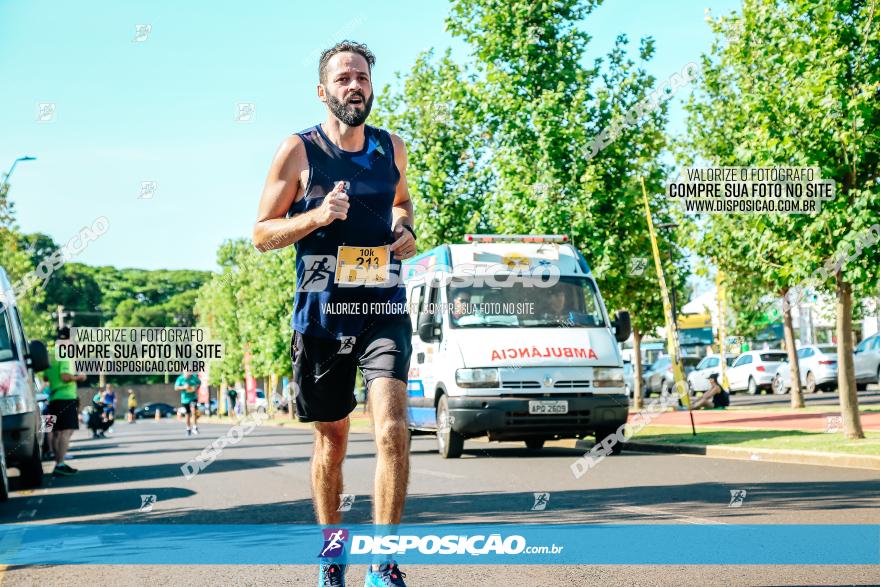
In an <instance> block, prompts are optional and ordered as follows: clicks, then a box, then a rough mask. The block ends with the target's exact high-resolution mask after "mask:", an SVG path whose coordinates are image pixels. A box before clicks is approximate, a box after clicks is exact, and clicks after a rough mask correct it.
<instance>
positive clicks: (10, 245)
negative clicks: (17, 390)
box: [0, 181, 53, 340]
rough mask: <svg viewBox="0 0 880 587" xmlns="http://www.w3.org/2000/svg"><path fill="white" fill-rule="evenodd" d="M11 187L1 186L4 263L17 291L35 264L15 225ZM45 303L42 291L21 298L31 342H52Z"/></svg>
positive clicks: (29, 291)
mask: <svg viewBox="0 0 880 587" xmlns="http://www.w3.org/2000/svg"><path fill="white" fill-rule="evenodd" d="M9 190H10V184H9V183H7V182H5V181H2V182H0V263H2V267H3V268H4V269H5V270H6V273H7V275H8V276H9V281H10V282H11V284H12V286H13V290H16V289H18V288H16V287H15V286H16V285H18V284H19V283H20V282H21V280H22V278H24V277H26V276H27V275H29V274H31V273H32V272H33V270H34V264H33V262H32V258H31V255H30V253H29V252H28V250H27V247H26V241H25V240H24V239H23V235H22V233H21V231H20V230H19V227H18V224H17V223H16V221H15V206H14V204H13V202H12V200H11V199H10V198H9ZM43 299H44V292H43V290H42V289H41V288H39V287H36V288H33V287H30V288H26V289H21V293H20V295H19V296H18V297H17V300H16V301H17V304H18V310H19V313H20V315H21V321H22V324H23V326H24V329H25V333H26V334H27V336H28V338H33V339H43V340H49V339H50V338H52V333H53V329H52V321H51V318H50V317H49V316H48V315H46V314H45V313H43V312H41V311H40V305H41V303H42V302H43Z"/></svg>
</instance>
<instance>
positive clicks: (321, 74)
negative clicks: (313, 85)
mask: <svg viewBox="0 0 880 587" xmlns="http://www.w3.org/2000/svg"><path fill="white" fill-rule="evenodd" d="M337 53H357V54H358V55H360V56H361V57H363V58H364V59H366V60H367V65H368V66H369V67H370V71H372V70H373V66H374V65H375V64H376V56H375V55H373V52H372V51H370V49H369V48H368V47H367V46H366V45H364V44H363V43H357V42H355V41H342V42H340V43H336V44H335V45H333V46H332V47H330V48H329V49H325V50H324V52H323V53H321V59H320V60H319V61H318V80H319V81H320V82H321V83H322V84H326V82H327V63H328V62H329V61H330V59H332V58H333V56H334V55H336V54H337Z"/></svg>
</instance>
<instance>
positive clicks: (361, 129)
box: [253, 42, 416, 587]
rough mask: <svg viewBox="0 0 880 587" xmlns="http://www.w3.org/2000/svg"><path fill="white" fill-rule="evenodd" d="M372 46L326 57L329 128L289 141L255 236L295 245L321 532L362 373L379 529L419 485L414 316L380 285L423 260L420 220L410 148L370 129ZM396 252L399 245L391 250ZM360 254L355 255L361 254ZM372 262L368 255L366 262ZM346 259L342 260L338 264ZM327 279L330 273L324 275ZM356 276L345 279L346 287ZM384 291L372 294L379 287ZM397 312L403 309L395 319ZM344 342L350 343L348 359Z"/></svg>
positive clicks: (260, 242) (298, 371)
mask: <svg viewBox="0 0 880 587" xmlns="http://www.w3.org/2000/svg"><path fill="white" fill-rule="evenodd" d="M374 63H375V57H374V56H373V54H372V53H371V52H370V50H369V49H367V47H366V46H365V45H362V44H359V43H353V42H342V43H339V44H337V45H336V46H334V47H332V48H330V49H328V50H326V51H324V52H323V53H322V55H321V59H320V62H319V66H318V73H319V82H318V86H317V94H318V99H319V100H320V101H321V102H324V104H325V105H326V107H327V118H326V119H325V120H324V122H323V123H321V124H318V125H316V126H313V127H311V128H309V129H307V130H305V131H303V132H300V133H297V134H295V135H293V136H291V137H288V138H287V139H285V140H284V142H283V143H282V144H281V146H280V147H279V149H278V152H277V153H276V154H275V159H274V160H273V162H272V165H271V168H270V169H269V175H268V178H267V179H266V185H265V187H264V189H263V195H262V198H261V199H260V206H259V212H258V214H257V222H256V225H255V226H254V234H253V241H254V245H255V246H256V247H257V248H258V249H259V250H261V251H265V250H267V249H279V248H283V247H286V246H289V245H295V246H296V251H297V262H296V274H297V275H296V277H297V284H301V285H300V286H299V287H297V292H296V298H295V300H294V313H293V320H292V326H293V330H294V334H293V339H292V340H291V360H292V361H293V379H294V383H295V384H296V385H297V386H298V387H297V390H298V391H297V395H296V411H297V415H298V417H299V419H300V421H303V422H314V423H315V444H314V449H313V454H312V498H313V501H314V506H315V513H316V516H317V518H318V523H319V524H323V525H338V524H339V523H340V521H341V514H340V513H338V512H337V510H338V509H339V502H340V494H341V493H343V485H342V462H343V460H344V459H345V454H346V449H347V444H348V431H349V414H350V413H351V412H352V410H354V408H355V407H356V406H357V400H356V398H355V395H354V384H355V372H356V370H357V368H358V367H359V368H360V369H361V371H362V372H363V375H364V381H365V384H366V386H367V388H368V390H369V396H370V410H371V412H372V415H373V428H374V430H373V431H374V436H375V439H376V453H377V463H376V477H375V480H374V494H375V495H374V499H373V504H374V509H373V522H374V523H375V524H383V525H396V524H399V523H400V518H401V515H402V513H403V505H404V501H405V499H406V489H407V482H408V480H409V434H408V430H407V419H406V399H407V395H406V381H407V373H408V371H409V359H410V354H411V353H412V347H411V342H412V325H411V322H410V320H409V318H408V317H407V315H406V314H405V313H404V308H405V302H406V292H405V290H404V289H403V288H402V287H398V286H397V284H394V285H393V286H391V287H387V285H388V284H387V282H384V281H382V280H383V276H384V275H385V272H384V271H378V272H371V271H370V270H369V268H371V267H373V266H376V265H378V266H386V267H389V266H390V268H391V270H390V273H391V274H394V273H395V272H396V271H399V268H400V261H401V260H402V259H407V258H409V257H412V256H413V255H415V252H416V242H415V232H414V230H413V228H412V224H413V208H412V203H411V202H410V197H409V190H408V189H407V185H406V164H407V156H406V147H405V146H404V144H403V141H402V140H401V139H400V137H398V136H396V135H393V134H390V133H388V132H387V131H384V130H381V129H379V128H375V127H372V126H367V125H366V124H364V123H365V122H366V120H367V117H368V116H369V114H370V108H371V106H372V104H373V87H372V79H371V68H372V66H373V64H374ZM386 245H390V246H389V247H388V248H385V246H386ZM356 251H357V252H356ZM365 251H366V252H365ZM341 255H346V256H345V262H346V263H348V264H350V263H360V262H361V261H363V259H361V261H356V260H355V257H358V256H364V255H368V256H369V260H368V261H366V263H365V264H366V266H367V268H368V269H367V271H365V272H364V275H368V277H367V278H366V279H365V281H364V282H361V284H360V285H355V286H340V285H339V283H337V274H336V272H335V271H332V270H333V269H336V268H337V267H338V266H339V265H341V264H342V263H341V261H342V260H343V259H342V258H341ZM338 256H340V257H339V258H338ZM324 257H327V268H328V269H330V270H331V272H330V273H329V274H328V277H329V279H327V282H328V283H327V284H326V287H325V288H324V289H323V290H322V291H314V289H315V288H310V289H309V290H308V291H304V289H305V288H304V287H302V285H304V279H303V276H304V274H305V273H306V270H307V269H308V268H311V267H312V266H313V265H312V262H314V261H315V260H318V259H323V258H324ZM322 267H323V266H322ZM345 276H346V272H340V273H339V278H340V279H341V280H343V281H344V280H345V279H346V277H345ZM382 283H384V284H385V285H386V287H369V286H368V285H381V284H382ZM328 303H333V304H336V303H348V304H352V305H357V306H358V307H360V308H379V309H380V310H381V311H382V312H387V313H367V312H366V311H364V312H360V313H357V314H354V313H352V314H337V313H335V312H334V313H331V312H325V311H324V308H325V307H326V304H328ZM394 308H399V310H397V311H395V310H394ZM342 341H347V342H351V343H352V348H351V349H350V350H349V349H346V350H349V352H345V353H343V354H340V352H339V351H340V350H341V345H342ZM376 562H377V563H379V564H374V565H371V566H370V568H369V569H368V571H367V578H366V582H365V585H366V586H368V587H369V586H374V585H375V586H378V585H383V586H385V585H392V586H394V585H396V586H401V585H404V582H403V578H402V577H403V573H401V572H400V570H399V569H398V568H397V565H396V564H395V563H394V561H392V560H388V559H386V560H378V561H376ZM318 583H319V585H326V586H341V585H345V565H344V564H336V563H333V562H331V561H324V562H322V564H321V566H320V569H319V577H318Z"/></svg>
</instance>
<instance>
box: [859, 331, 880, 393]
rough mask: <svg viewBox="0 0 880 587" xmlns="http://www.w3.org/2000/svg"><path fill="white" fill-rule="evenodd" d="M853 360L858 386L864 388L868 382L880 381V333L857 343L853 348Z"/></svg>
mask: <svg viewBox="0 0 880 587" xmlns="http://www.w3.org/2000/svg"><path fill="white" fill-rule="evenodd" d="M853 362H854V364H855V371H856V384H857V385H858V387H859V388H861V389H864V388H865V386H866V385H868V384H869V383H880V333H878V334H875V335H873V336H869V337H868V338H866V339H865V340H863V341H862V342H860V343H859V346H857V347H856V348H855V353H854V355H853Z"/></svg>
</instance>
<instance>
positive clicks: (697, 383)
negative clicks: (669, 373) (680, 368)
mask: <svg viewBox="0 0 880 587" xmlns="http://www.w3.org/2000/svg"><path fill="white" fill-rule="evenodd" d="M735 359H736V355H725V356H724V360H725V361H726V362H727V368H728V369H729V368H730V366H731V365H732V364H733V361H734V360H735ZM712 373H717V374H718V377H719V379H718V380H719V381H720V380H721V379H720V377H721V357H720V356H719V355H709V356H708V357H703V360H702V361H700V362H699V363H697V366H696V368H695V369H694V370H693V371H691V372H690V373H688V376H687V382H688V389H689V390H690V391H691V392H692V393H703V392H704V391H709V375H711V374H712Z"/></svg>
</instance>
